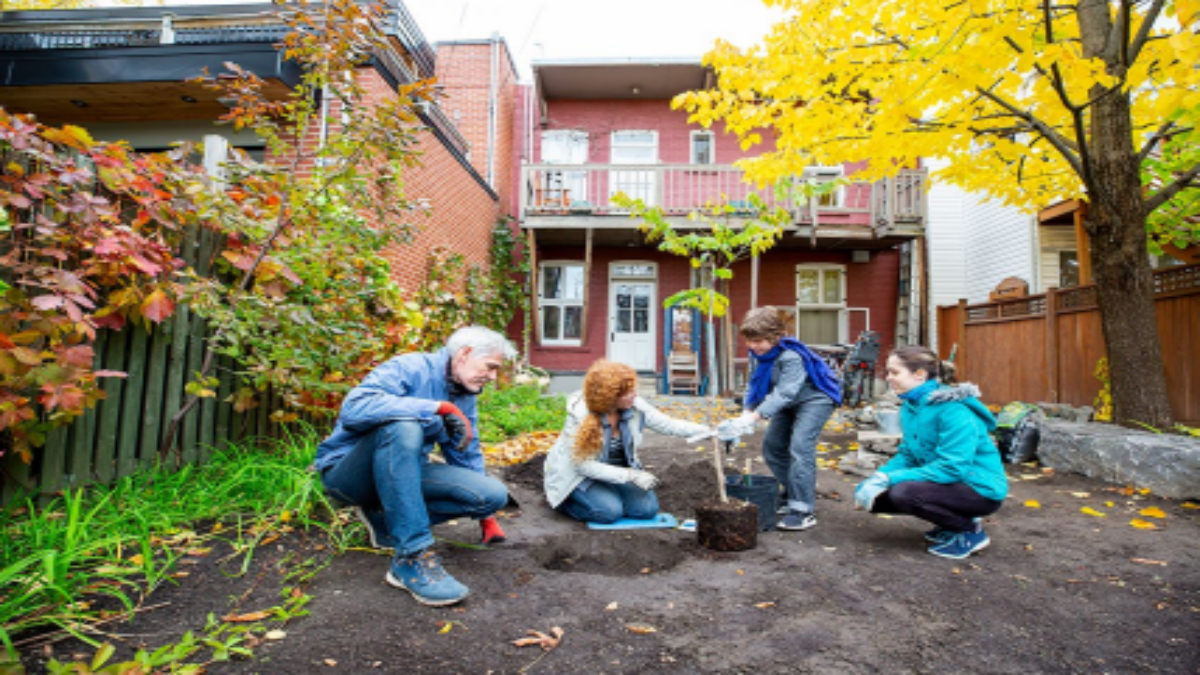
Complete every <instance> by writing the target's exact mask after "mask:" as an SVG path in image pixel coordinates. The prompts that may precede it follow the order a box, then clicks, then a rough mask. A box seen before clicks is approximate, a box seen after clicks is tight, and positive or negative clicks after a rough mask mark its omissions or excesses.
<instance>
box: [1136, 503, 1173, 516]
mask: <svg viewBox="0 0 1200 675" xmlns="http://www.w3.org/2000/svg"><path fill="white" fill-rule="evenodd" d="M1138 515H1139V516H1146V517H1147V518H1166V517H1167V514H1166V513H1164V512H1163V510H1162V509H1160V508H1158V507H1157V506H1151V507H1149V508H1146V509H1142V510H1141V511H1138Z"/></svg>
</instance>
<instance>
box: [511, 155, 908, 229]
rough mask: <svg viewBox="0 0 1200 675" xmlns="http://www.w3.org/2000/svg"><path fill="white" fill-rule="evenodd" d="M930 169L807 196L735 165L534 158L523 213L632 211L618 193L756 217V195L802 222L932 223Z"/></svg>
mask: <svg viewBox="0 0 1200 675" xmlns="http://www.w3.org/2000/svg"><path fill="white" fill-rule="evenodd" d="M925 180H926V172H925V171H924V170H923V169H917V170H906V171H904V172H902V173H901V174H900V175H899V176H897V177H895V178H891V179H886V180H883V181H879V182H876V183H866V182H857V181H852V182H849V183H847V184H844V185H842V186H840V187H839V188H838V189H837V190H835V191H834V192H833V193H830V194H826V195H821V196H818V197H813V198H811V199H806V198H803V197H798V196H795V195H793V194H789V193H788V192H787V191H784V190H777V189H775V188H774V187H772V186H767V187H758V186H756V185H754V184H753V183H748V182H746V180H745V172H744V171H742V170H741V169H739V168H737V167H735V166H732V165H694V164H650V165H646V164H574V165H567V164H527V165H525V166H523V167H522V169H521V185H522V186H523V190H524V193H523V195H522V197H523V208H522V216H523V217H524V216H545V215H593V216H603V215H625V214H626V213H627V212H626V211H624V210H622V209H620V208H618V207H616V206H615V205H613V204H612V197H613V196H614V195H616V194H617V193H619V192H620V193H624V194H625V195H627V196H629V197H632V198H635V199H641V200H642V201H643V202H644V203H646V204H647V205H649V206H658V207H660V208H661V209H662V211H663V213H664V214H665V215H668V216H686V215H687V214H689V213H691V212H693V211H696V210H699V209H703V208H705V207H706V206H708V205H710V204H715V203H725V204H728V205H729V206H732V207H733V209H734V215H735V216H737V215H742V214H745V215H750V213H751V211H752V204H751V199H752V195H753V196H754V197H756V198H757V199H758V200H761V201H762V202H763V204H765V205H766V206H767V207H769V208H774V207H782V208H784V209H787V210H788V211H790V212H792V213H793V217H794V220H795V221H796V222H797V223H804V224H820V223H821V222H822V221H824V223H825V224H828V223H829V222H831V219H832V220H836V221H837V222H843V223H847V224H859V225H863V226H866V227H871V226H876V227H877V226H879V225H880V224H881V223H882V224H888V225H894V224H896V223H918V224H923V223H924V222H925V215H926V211H925V209H926V201H925V185H924V183H925Z"/></svg>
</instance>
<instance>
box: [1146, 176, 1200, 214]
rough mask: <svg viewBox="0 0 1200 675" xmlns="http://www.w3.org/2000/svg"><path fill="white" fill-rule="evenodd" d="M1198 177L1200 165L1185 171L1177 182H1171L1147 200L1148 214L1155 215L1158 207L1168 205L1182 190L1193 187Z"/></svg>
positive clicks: (1176, 179)
mask: <svg viewBox="0 0 1200 675" xmlns="http://www.w3.org/2000/svg"><path fill="white" fill-rule="evenodd" d="M1197 176H1200V164H1197V165H1196V166H1193V167H1192V168H1190V169H1188V170H1187V171H1184V172H1183V173H1181V174H1179V175H1178V176H1176V177H1175V180H1173V181H1171V184H1170V185H1167V186H1166V187H1164V188H1163V189H1161V190H1159V191H1158V192H1155V193H1154V194H1153V195H1151V196H1150V197H1149V198H1148V199H1146V202H1145V205H1146V206H1145V212H1146V214H1147V215H1149V214H1151V213H1153V212H1154V211H1155V210H1157V209H1158V207H1160V206H1162V205H1163V204H1166V203H1167V202H1168V201H1169V200H1170V199H1171V198H1172V197H1174V196H1175V195H1177V194H1179V192H1180V191H1181V190H1183V189H1184V188H1187V187H1191V185H1192V184H1193V183H1194V182H1196V177H1197Z"/></svg>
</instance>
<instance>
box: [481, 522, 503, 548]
mask: <svg viewBox="0 0 1200 675" xmlns="http://www.w3.org/2000/svg"><path fill="white" fill-rule="evenodd" d="M479 527H480V528H481V529H482V530H483V539H482V540H481V542H480V543H482V544H503V543H504V542H505V541H506V540H507V539H508V537H507V536H505V534H504V530H503V529H501V528H500V522H499V521H497V520H496V516H491V517H489V518H484V519H483V520H481V521H479Z"/></svg>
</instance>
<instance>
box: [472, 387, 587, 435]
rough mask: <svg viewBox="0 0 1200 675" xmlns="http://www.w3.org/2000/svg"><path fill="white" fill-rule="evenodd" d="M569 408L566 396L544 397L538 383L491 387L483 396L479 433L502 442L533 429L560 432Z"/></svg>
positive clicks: (480, 400)
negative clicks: (502, 387) (498, 387)
mask: <svg viewBox="0 0 1200 675" xmlns="http://www.w3.org/2000/svg"><path fill="white" fill-rule="evenodd" d="M566 411H567V397H566V396H561V395H559V396H542V394H541V391H540V390H539V389H538V387H537V386H535V385H521V386H516V387H509V388H507V389H488V390H487V391H485V392H483V394H482V395H481V396H480V397H479V429H480V431H479V436H480V439H481V440H482V441H483V442H484V443H499V442H501V441H504V440H507V439H509V438H512V437H514V436H519V435H521V434H523V433H526V432H530V431H558V430H559V429H561V428H562V425H563V421H564V420H565V419H566V415H567V412H566Z"/></svg>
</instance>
